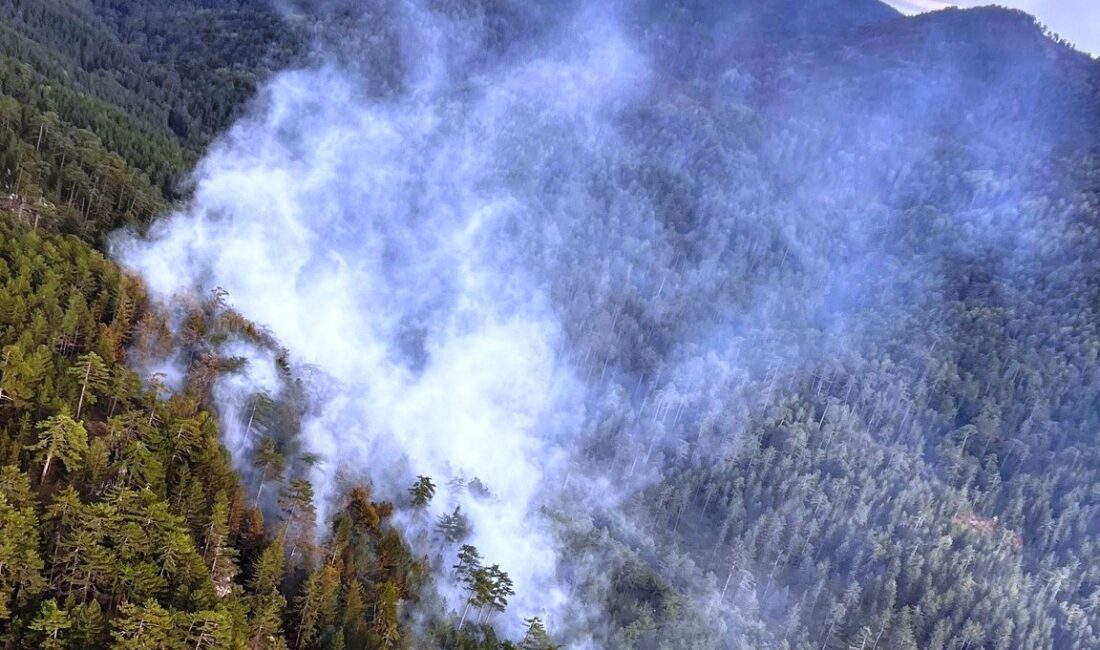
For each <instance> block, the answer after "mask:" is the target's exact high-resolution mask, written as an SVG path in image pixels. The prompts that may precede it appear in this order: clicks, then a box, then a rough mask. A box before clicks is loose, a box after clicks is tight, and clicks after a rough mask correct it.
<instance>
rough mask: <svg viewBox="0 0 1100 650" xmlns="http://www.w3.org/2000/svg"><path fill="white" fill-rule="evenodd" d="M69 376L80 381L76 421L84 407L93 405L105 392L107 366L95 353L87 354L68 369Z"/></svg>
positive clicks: (107, 376)
mask: <svg viewBox="0 0 1100 650" xmlns="http://www.w3.org/2000/svg"><path fill="white" fill-rule="evenodd" d="M69 375H70V376H71V377H75V378H76V379H77V380H79V381H80V397H79V398H78V399H77V402H76V415H75V416H74V417H75V418H76V419H77V420H79V419H80V414H81V413H82V411H83V408H84V405H85V404H88V405H89V406H90V405H94V404H95V403H96V400H97V399H98V397H99V395H100V394H102V393H104V392H106V390H107V388H108V385H109V381H110V371H109V370H108V369H107V364H106V363H104V361H103V359H102V358H101V357H100V356H99V355H98V354H96V353H95V352H89V353H87V354H84V355H82V356H80V357H79V358H78V359H77V360H76V365H74V366H73V367H72V368H70V369H69Z"/></svg>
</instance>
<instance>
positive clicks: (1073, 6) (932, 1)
mask: <svg viewBox="0 0 1100 650" xmlns="http://www.w3.org/2000/svg"><path fill="white" fill-rule="evenodd" d="M885 1H886V3H887V4H890V5H893V6H895V7H897V8H898V9H899V10H901V11H903V12H905V13H907V14H913V13H921V12H924V11H934V10H936V9H942V8H944V7H950V6H953V5H954V6H958V7H978V6H982V5H989V4H998V5H1003V6H1007V7H1013V8H1015V9H1022V10H1024V11H1026V12H1028V13H1029V14H1032V15H1033V16H1035V17H1037V18H1038V19H1039V21H1040V22H1042V23H1043V24H1045V25H1046V26H1047V27H1049V28H1050V29H1051V30H1052V31H1054V32H1055V33H1057V34H1059V35H1060V36H1062V38H1065V39H1067V40H1069V41H1070V42H1072V43H1074V44H1075V45H1076V46H1077V49H1079V50H1082V51H1085V52H1089V53H1090V54H1092V55H1093V56H1097V55H1100V0H996V1H994V0H954V1H952V2H944V1H943V0H885Z"/></svg>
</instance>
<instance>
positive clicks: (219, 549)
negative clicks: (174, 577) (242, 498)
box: [203, 491, 237, 598]
mask: <svg viewBox="0 0 1100 650" xmlns="http://www.w3.org/2000/svg"><path fill="white" fill-rule="evenodd" d="M205 540H206V541H205V545H204V547H203V557H204V559H205V560H206V564H207V566H208V567H209V569H210V578H211V579H212V580H213V581H214V589H215V592H216V593H217V594H218V597H219V598H225V597H226V596H228V595H229V594H230V593H232V591H233V579H234V578H236V576H237V564H236V562H235V556H236V549H234V548H232V547H231V546H229V544H228V542H229V504H228V502H227V500H226V496H225V492H224V491H219V492H218V493H217V495H215V497H214V505H213V507H212V508H211V511H210V523H209V524H207V526H206V531H205Z"/></svg>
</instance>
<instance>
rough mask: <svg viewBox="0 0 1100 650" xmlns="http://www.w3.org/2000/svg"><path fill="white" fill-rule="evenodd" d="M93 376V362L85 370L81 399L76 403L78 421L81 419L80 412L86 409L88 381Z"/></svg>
mask: <svg viewBox="0 0 1100 650" xmlns="http://www.w3.org/2000/svg"><path fill="white" fill-rule="evenodd" d="M91 376H92V362H91V361H89V362H88V367H87V368H86V369H85V370H84V385H83V386H81V387H80V399H79V400H77V403H76V419H77V420H79V419H80V411H81V409H83V408H84V393H85V392H86V391H87V390H88V379H89V378H90V377H91Z"/></svg>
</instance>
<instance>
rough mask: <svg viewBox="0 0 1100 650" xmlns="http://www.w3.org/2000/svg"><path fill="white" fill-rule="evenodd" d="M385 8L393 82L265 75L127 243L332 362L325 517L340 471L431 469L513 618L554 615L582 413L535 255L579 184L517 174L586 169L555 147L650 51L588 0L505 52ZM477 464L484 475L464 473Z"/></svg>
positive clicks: (600, 111)
mask: <svg viewBox="0 0 1100 650" xmlns="http://www.w3.org/2000/svg"><path fill="white" fill-rule="evenodd" d="M388 9H389V11H390V12H391V14H392V20H393V23H392V24H390V25H388V26H387V28H388V29H390V30H392V32H393V33H396V34H397V35H398V36H397V39H398V40H397V46H398V48H399V50H400V57H401V58H400V61H399V65H400V67H401V68H402V69H404V71H405V72H404V76H403V78H401V79H400V80H399V81H400V85H401V86H402V88H401V89H400V90H399V91H392V92H389V93H387V94H385V95H382V96H379V94H378V93H379V91H378V88H379V87H380V86H379V85H378V84H376V82H377V81H378V77H377V76H372V75H371V73H370V71H363V70H349V69H348V68H345V67H338V66H337V65H333V64H330V63H326V64H322V65H319V66H318V67H311V68H307V69H304V70H297V71H290V72H287V73H284V74H282V75H280V76H278V77H277V78H276V79H274V80H273V81H272V82H271V84H270V85H269V86H268V87H267V88H266V89H265V90H264V91H263V94H262V97H261V98H260V99H259V100H258V102H257V106H256V110H255V111H254V113H253V115H251V116H250V117H248V118H246V119H244V120H242V121H241V123H239V124H238V125H236V126H235V127H234V128H233V129H232V130H231V131H230V132H229V133H228V135H227V136H226V137H225V138H224V139H223V140H222V141H221V142H220V143H219V144H218V145H217V146H216V147H215V148H214V149H213V151H211V153H210V154H209V155H208V156H207V158H206V159H205V160H204V161H203V162H202V164H201V165H200V167H199V169H198V171H197V173H196V181H195V182H196V185H195V194H194V200H193V202H192V203H191V205H190V206H189V207H188V208H187V209H185V210H184V211H182V212H180V213H177V214H175V215H172V216H171V217H169V218H167V219H165V220H164V221H162V222H161V223H159V224H157V226H155V227H154V229H153V230H152V232H151V233H150V236H149V238H148V241H142V242H138V241H129V242H124V243H122V244H121V245H120V249H119V251H120V252H119V255H120V257H121V259H123V260H124V261H125V263H126V264H127V265H129V266H130V267H131V268H134V269H137V270H140V272H141V273H142V275H143V276H144V277H145V278H146V280H147V282H148V283H149V286H150V288H151V289H152V290H153V292H154V294H155V295H156V296H159V297H161V298H163V299H168V298H170V297H171V296H173V295H175V294H177V293H179V292H184V291H188V290H192V289H200V290H208V289H209V288H210V287H213V286H215V285H217V286H221V287H224V288H225V289H226V290H227V291H228V293H229V300H230V301H231V302H232V304H233V305H234V307H235V308H236V309H238V310H239V311H241V312H242V313H243V314H244V315H246V316H247V317H248V318H250V319H252V320H254V321H255V322H257V323H260V324H262V325H264V326H266V327H268V328H270V331H271V332H272V333H273V334H274V336H275V337H276V338H277V339H278V340H279V342H280V343H281V344H283V345H285V346H287V348H288V349H289V350H290V351H291V354H292V359H293V361H294V362H296V363H299V364H308V365H311V366H315V367H316V368H317V369H318V370H319V371H320V372H321V373H322V374H323V375H324V376H326V377H327V378H329V379H331V380H332V381H333V382H335V383H336V387H335V388H333V389H331V390H329V391H327V392H328V394H327V395H326V396H325V398H324V400H323V402H322V403H321V404H320V405H319V410H318V411H317V412H316V413H315V414H313V415H312V416H311V417H309V418H308V419H307V421H306V422H305V423H304V430H303V432H302V439H303V441H304V444H305V446H306V451H308V452H310V453H312V454H316V455H317V456H318V457H319V458H320V459H321V462H320V464H319V465H318V466H317V467H316V469H315V470H313V471H312V474H311V476H310V478H311V479H312V480H313V482H314V485H315V489H316V491H317V494H318V499H319V502H320V503H321V504H322V506H321V510H320V514H321V517H320V519H322V520H323V518H324V517H323V515H324V505H323V504H324V503H325V502H326V500H328V499H331V498H335V497H336V496H337V495H336V493H335V490H336V489H337V487H336V483H335V479H336V478H337V476H338V475H339V474H341V473H343V474H347V475H350V476H353V477H354V476H359V477H369V478H372V479H374V480H375V481H376V482H377V484H378V485H379V489H380V490H383V495H384V496H385V495H386V494H387V492H386V491H389V493H390V494H389V496H394V495H393V492H397V493H399V492H400V490H402V489H403V488H404V487H406V486H408V485H409V484H411V482H412V480H413V478H415V476H416V475H417V474H426V475H429V476H431V477H433V478H434V479H435V480H436V482H437V483H439V484H440V485H441V487H442V493H441V495H440V496H439V497H437V499H436V500H435V503H436V504H437V505H436V511H435V513H434V514H441V513H443V512H445V511H449V510H450V509H452V508H453V507H455V506H456V505H457V506H461V507H462V509H463V511H464V512H465V513H466V514H467V515H468V516H469V517H470V518H471V521H472V524H473V534H472V538H471V542H472V543H473V544H475V545H476V546H477V547H478V548H479V549H480V550H481V552H482V554H483V555H484V556H485V557H486V558H487V559H488V560H489V561H492V562H494V563H500V564H501V566H502V567H504V568H505V569H506V570H507V571H508V572H509V573H510V575H511V576H512V578H513V579H514V581H515V584H516V590H517V596H516V598H515V600H514V604H513V606H512V608H511V611H513V612H515V614H514V615H512V616H511V618H510V619H509V621H508V625H507V627H509V628H510V629H511V631H513V632H515V631H516V624H517V622H518V621H520V620H521V618H522V617H523V616H530V615H535V614H542V615H543V616H547V615H549V616H550V618H551V620H553V619H555V618H560V617H559V616H557V615H558V614H559V611H560V610H561V608H562V607H563V605H564V604H565V603H566V602H567V600H568V597H569V596H568V594H567V593H565V591H564V587H563V586H562V585H561V584H560V582H561V581H560V580H559V579H558V578H557V576H556V574H557V563H558V561H559V556H558V552H557V549H556V543H555V541H554V539H553V537H552V536H551V534H550V533H549V531H548V527H547V526H548V525H547V523H546V522H544V521H543V519H542V517H541V516H540V515H539V510H540V508H542V507H545V506H548V505H550V506H553V505H555V501H556V495H557V494H558V492H559V491H560V490H561V488H562V487H563V483H564V482H565V481H566V478H565V477H566V476H567V475H568V473H569V469H568V468H569V466H570V462H571V457H572V456H573V455H574V454H575V453H577V451H578V450H579V449H580V446H581V444H580V441H579V439H578V437H579V436H580V435H581V433H582V431H583V420H584V414H585V390H584V387H583V385H582V383H583V382H582V381H581V379H580V378H579V377H578V376H577V374H576V370H577V369H576V368H575V367H574V366H573V365H572V364H571V363H570V360H569V357H568V355H567V354H566V350H565V348H566V343H565V342H564V341H563V337H562V331H561V325H560V323H559V321H558V318H557V314H555V313H554V311H553V309H552V308H551V306H550V304H549V301H550V296H549V294H548V287H546V286H545V285H544V284H542V282H541V278H538V277H535V270H536V268H537V267H538V266H539V263H538V261H537V260H538V258H547V257H548V256H549V257H552V256H555V255H559V254H561V251H559V250H558V248H557V245H556V243H555V240H560V239H561V237H563V235H564V233H561V232H556V230H557V229H558V228H560V224H557V223H555V221H554V219H553V218H552V217H553V215H554V213H556V212H558V211H560V210H562V209H563V208H564V209H566V210H569V209H574V210H575V209H576V208H575V207H572V208H571V207H570V206H568V205H565V206H563V207H557V206H546V205H540V202H541V201H543V200H545V199H546V198H552V199H556V200H561V201H568V200H569V197H568V196H564V195H560V196H556V197H543V196H540V195H539V194H538V193H537V192H535V191H533V190H534V188H532V187H525V184H528V183H541V182H547V183H553V184H562V183H565V184H567V185H568V188H567V190H566V191H567V192H575V191H582V190H583V188H581V187H579V186H578V185H577V182H576V179H575V174H576V171H577V167H576V165H577V164H578V163H580V162H581V161H570V160H564V159H561V154H562V153H564V152H569V154H570V155H576V156H581V157H591V156H592V155H593V153H592V152H594V151H599V150H602V149H604V148H607V147H611V146H614V145H613V143H612V142H611V141H612V140H613V139H614V138H615V133H614V128H613V127H612V126H610V125H609V118H610V116H611V115H613V114H614V112H615V111H616V110H617V107H618V106H620V105H622V104H623V103H625V102H631V101H633V99H634V98H636V97H638V96H639V95H640V93H642V92H644V89H645V85H646V82H647V67H646V62H645V60H644V57H643V56H642V55H641V54H639V53H638V52H637V51H635V50H634V49H632V47H631V45H630V43H628V42H627V41H626V39H625V38H624V37H623V35H622V34H621V33H618V31H617V30H616V27H615V25H614V23H612V22H611V21H610V20H609V19H608V17H607V16H605V15H601V14H600V13H599V12H597V11H594V10H591V11H589V10H586V11H584V12H581V13H579V14H577V15H576V16H575V17H574V19H573V20H572V21H567V23H566V24H564V25H563V26H562V29H561V30H560V31H558V32H557V33H556V35H555V38H557V39H560V42H559V43H558V44H557V45H556V46H555V47H554V48H553V49H552V50H549V51H543V52H538V53H532V54H531V55H530V56H529V57H527V58H525V59H524V60H522V61H520V62H518V63H516V62H509V64H508V65H502V64H501V63H499V62H491V61H488V62H482V63H480V64H478V63H472V61H473V60H474V59H477V58H478V57H480V56H482V55H483V52H481V51H479V50H476V49H472V48H474V47H475V45H474V44H476V43H478V42H479V41H481V40H483V39H485V38H487V37H488V35H487V34H486V24H485V17H484V15H480V16H479V15H473V16H457V17H456V16H453V15H447V12H433V11H431V10H429V9H428V8H426V7H424V6H420V5H418V4H416V3H404V4H397V5H394V6H393V7H389V8H388ZM383 31H384V30H383ZM369 41H370V39H369V37H368V36H363V35H360V36H359V37H358V39H357V41H356V42H357V44H359V45H365V46H367V47H368V50H367V52H366V56H365V58H367V59H370V57H372V56H374V55H376V54H377V55H379V56H389V55H391V54H392V52H389V51H387V44H383V45H380V46H378V48H377V50H378V51H377V52H376V51H375V50H372V49H369V48H370V45H369ZM391 65H392V64H391ZM387 73H392V71H387ZM552 158H558V160H557V161H554V160H552ZM539 177H542V178H539ZM547 216H549V217H551V218H549V219H547V218H545V217H547ZM536 247H538V248H536ZM532 262H535V263H534V264H532ZM239 352H243V354H238V356H244V357H245V358H249V361H250V363H249V365H248V368H249V369H250V370H249V374H248V378H249V379H250V380H251V381H247V382H242V381H241V378H240V377H236V378H234V379H231V380H227V381H223V382H222V384H221V385H220V386H219V389H218V395H219V399H220V401H221V407H222V411H223V419H224V421H225V425H226V426H225V429H226V431H225V435H226V438H227V445H228V447H229V448H230V449H231V451H232V452H233V453H234V456H235V458H237V459H238V461H239V462H240V463H241V464H242V465H247V458H248V451H249V448H250V445H251V444H252V441H251V438H250V436H249V435H248V432H247V431H246V430H245V429H246V427H245V426H244V425H243V423H244V422H245V421H246V420H247V419H248V418H247V415H248V414H247V413H245V412H243V411H245V410H246V409H247V407H246V402H247V400H248V398H249V396H250V395H251V394H252V393H254V392H256V391H257V390H264V391H268V392H270V391H274V390H276V389H277V385H278V384H277V381H275V373H274V370H273V368H274V360H273V359H271V358H263V357H262V356H257V354H248V353H247V351H239ZM475 478H476V479H478V480H479V481H480V482H481V483H482V484H483V485H484V486H485V487H486V488H487V489H488V491H489V493H490V495H489V496H482V497H477V496H475V495H474V494H473V493H472V492H470V491H468V490H464V489H461V488H455V487H454V485H455V483H454V481H455V480H456V479H461V480H465V481H469V480H472V479H475ZM578 480H579V477H578ZM453 604H454V605H456V606H457V605H458V601H457V600H455V602H454V603H453Z"/></svg>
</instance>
